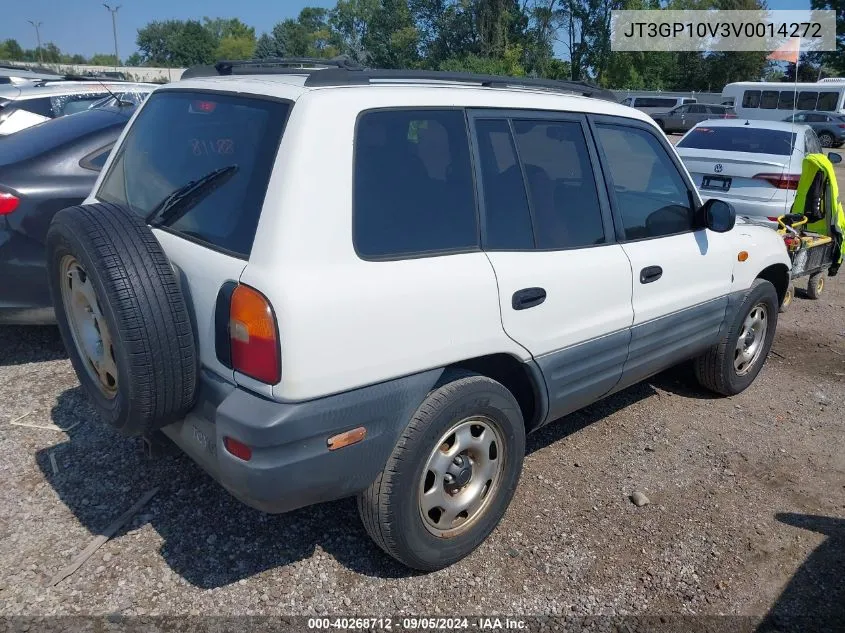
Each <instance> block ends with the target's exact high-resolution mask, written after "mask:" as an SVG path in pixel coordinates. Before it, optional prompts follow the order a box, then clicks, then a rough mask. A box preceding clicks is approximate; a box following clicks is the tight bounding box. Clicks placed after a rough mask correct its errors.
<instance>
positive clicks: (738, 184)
mask: <svg viewBox="0 0 845 633" xmlns="http://www.w3.org/2000/svg"><path fill="white" fill-rule="evenodd" d="M676 147H677V150H678V155H680V157H681V160H683V161H684V165H686V167H687V169H688V170H689V172H690V175H691V176H692V178H693V181H695V184H696V186H697V187H698V190H699V192H700V193H701V197H702V199H704V200H709V199H710V198H718V199H720V200H725V201H727V202H730V203H731V204H732V205H733V206H734V208H735V209H736V212H737V214H738V215H741V216H747V217H751V218H754V219H755V220H761V221H763V222H767V223H774V222H775V221H776V220H777V218H778V216H780V215H783V214H784V213H789V210H790V208H791V207H792V201H793V200H794V199H795V191H796V190H797V189H798V180H799V179H800V178H801V167H802V161H803V160H804V157H805V156H806V155H807V154H810V153H821V152H822V151H823V150H822V147H821V144H820V143H819V140H818V138H816V134H815V132H814V131H813V130H812V128H810V127H809V126H807V125H797V124H793V123H786V122H781V121H748V120H745V119H727V120H721V119H720V120H710V121H704V122H702V123H699V124H698V125H696V126H695V127H694V128H692V129H691V130H690V131H689V132H687V134H685V135H684V137H683V138H681V140H680V141H678V144H677V145H676Z"/></svg>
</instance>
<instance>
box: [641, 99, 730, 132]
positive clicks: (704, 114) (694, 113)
mask: <svg viewBox="0 0 845 633" xmlns="http://www.w3.org/2000/svg"><path fill="white" fill-rule="evenodd" d="M651 118H652V119H654V121H655V122H656V123H657V125H659V126H660V128H661V129H662V130H663V131H664V132H666V134H672V133H673V132H686V131H687V130H689V129H691V128H692V127H693V126H694V125H696V124H697V123H701V122H702V121H707V120H708V119H735V118H736V114H735V113H734V111H733V108H731V107H730V106H724V105H712V104H707V103H690V104H687V105H682V106H678V107H677V108H672V109H671V110H669V111H668V112H656V113H654V114H652V115H651Z"/></svg>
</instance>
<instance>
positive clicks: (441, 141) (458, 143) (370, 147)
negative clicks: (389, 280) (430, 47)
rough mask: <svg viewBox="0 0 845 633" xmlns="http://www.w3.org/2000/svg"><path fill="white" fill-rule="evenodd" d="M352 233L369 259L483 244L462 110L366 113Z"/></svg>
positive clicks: (359, 136)
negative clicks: (479, 231)
mask: <svg viewBox="0 0 845 633" xmlns="http://www.w3.org/2000/svg"><path fill="white" fill-rule="evenodd" d="M354 169H355V183H354V195H353V198H354V202H353V204H354V209H353V240H354V244H355V249H356V251H357V252H358V254H359V255H360V256H361V257H363V258H367V259H385V258H397V257H409V256H416V255H423V254H434V253H448V252H459V251H465V250H469V249H476V248H478V221H477V213H476V207H475V194H474V186H473V177H472V168H471V162H470V152H469V137H468V135H467V127H466V121H465V118H464V113H463V112H462V111H461V110H427V109H426V110H377V111H371V112H365V113H364V114H362V115H361V117H360V118H359V120H358V126H357V130H356V134H355V167H354Z"/></svg>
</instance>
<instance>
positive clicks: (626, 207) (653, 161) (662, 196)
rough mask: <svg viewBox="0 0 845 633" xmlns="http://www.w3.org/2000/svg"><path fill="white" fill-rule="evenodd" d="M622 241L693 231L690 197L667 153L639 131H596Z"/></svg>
mask: <svg viewBox="0 0 845 633" xmlns="http://www.w3.org/2000/svg"><path fill="white" fill-rule="evenodd" d="M596 129H597V132H598V140H599V143H600V145H601V147H602V149H603V151H604V160H605V163H606V165H607V168H608V175H609V177H610V180H611V183H612V185H613V192H614V196H615V198H616V207H617V209H618V212H619V214H620V215H621V217H622V225H623V228H624V231H625V239H627V240H637V239H644V238H651V237H659V236H661V235H671V234H674V233H683V232H686V231H692V230H694V229H695V221H694V212H693V209H692V207H691V198H690V192H689V190H688V189H687V186H686V184H685V183H684V180H683V178H682V177H681V174H680V172H679V171H678V168H677V167H676V166H675V163H674V162H673V161H672V158H671V157H670V156H669V153H668V151H667V150H666V148H665V147H664V146H663V145H662V144H661V143H660V142H659V141H658V140H657V138H656V137H655V136H654V135H652V134H650V133H649V132H647V131H645V130H642V129H640V128H635V127H628V126H622V125H612V124H604V123H601V124H598V125H597V126H596Z"/></svg>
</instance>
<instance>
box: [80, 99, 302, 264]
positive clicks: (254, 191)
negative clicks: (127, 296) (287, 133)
mask: <svg viewBox="0 0 845 633" xmlns="http://www.w3.org/2000/svg"><path fill="white" fill-rule="evenodd" d="M289 110H290V105H289V104H288V103H285V102H280V101H271V100H266V99H258V98H254V97H245V96H240V95H238V96H235V95H228V94H216V93H215V94H210V93H196V92H188V91H176V90H165V91H161V92H158V93H156V94H154V95H151V96H150V97H149V99H148V100H147V103H146V105H145V106H144V108H143V110H142V111H141V112H140V113H139V114H138V116H137V118H136V120H135V122H134V123H133V124H132V127H131V129H130V130H129V131H128V132H127V135H126V138H125V140H124V142H123V143H122V144H121V146H120V149H119V150H118V153H117V155H116V156H115V160H114V161H112V166H111V167H110V168H109V171H108V173H107V174H106V176H105V178H104V179H103V183H102V185H101V186H100V189H99V191H98V192H97V197H98V198H99V199H101V200H105V201H107V202H114V203H117V204H121V205H123V206H126V207H127V208H128V209H130V210H131V211H133V212H134V213H136V214H138V215H139V216H141V217H144V218H146V217H147V216H149V215H150V213H151V212H152V211H153V210H155V209H156V208H157V207H158V206H159V204H160V203H161V202H162V201H163V200H165V198H167V197H168V196H169V195H170V194H172V193H174V192H175V191H177V190H179V189H181V188H183V187H185V186H186V185H188V184H189V183H191V182H192V181H195V180H198V179H200V178H202V177H203V176H208V175H209V174H211V173H212V172H215V171H218V170H223V169H225V168H232V170H231V172H229V173H228V174H227V177H225V178H220V179H218V180H217V181H216V182H215V183H214V184H215V185H216V187H210V188H208V189H206V190H205V191H204V192H203V193H202V194H201V195H200V196H198V198H196V199H195V200H194V204H193V205H190V208H188V209H187V210H185V211H184V212H180V213H176V214H175V215H173V216H172V217H168V219H167V220H166V221H164V220H163V224H161V227H162V228H164V229H166V230H169V231H173V232H175V233H177V234H180V235H182V236H185V237H187V238H190V239H193V240H195V241H199V242H201V243H204V244H207V245H210V246H212V247H215V248H217V249H219V250H223V251H226V252H229V253H232V254H234V255H237V256H239V257H248V256H249V253H250V251H251V250H252V242H253V240H254V239H255V231H256V228H257V226H258V218H259V215H260V213H261V206H262V204H263V203H264V194H265V191H266V189H267V183H268V181H269V179H270V173H271V171H272V169H273V163H274V161H275V157H276V150H277V149H278V147H279V142H280V140H281V136H282V130H283V128H284V124H285V121H286V119H287V115H288V112H289ZM70 118H73V117H70Z"/></svg>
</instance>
